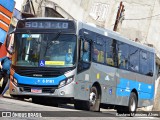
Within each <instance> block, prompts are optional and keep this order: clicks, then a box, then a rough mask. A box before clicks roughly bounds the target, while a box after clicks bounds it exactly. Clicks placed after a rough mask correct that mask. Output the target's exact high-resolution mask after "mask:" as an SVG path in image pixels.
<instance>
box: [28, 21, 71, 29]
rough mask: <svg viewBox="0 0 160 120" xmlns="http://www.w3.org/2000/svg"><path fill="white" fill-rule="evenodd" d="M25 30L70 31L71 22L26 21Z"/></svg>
mask: <svg viewBox="0 0 160 120" xmlns="http://www.w3.org/2000/svg"><path fill="white" fill-rule="evenodd" d="M25 28H31V29H35V28H38V29H69V22H62V21H59V22H58V21H26V22H25Z"/></svg>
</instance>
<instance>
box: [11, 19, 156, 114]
mask: <svg viewBox="0 0 160 120" xmlns="http://www.w3.org/2000/svg"><path fill="white" fill-rule="evenodd" d="M10 35H11V36H14V37H13V39H14V54H13V56H12V65H11V75H10V88H9V91H10V95H11V96H13V97H24V98H32V101H34V102H35V101H36V102H40V101H43V102H47V101H49V100H51V102H53V103H55V104H56V103H58V102H60V101H61V102H71V103H74V106H75V108H76V109H81V110H90V111H100V108H101V107H105V106H113V107H114V109H116V110H117V112H118V113H122V112H125V113H131V112H136V109H137V108H138V107H144V106H149V105H152V104H153V99H154V86H155V85H154V84H155V50H154V49H153V48H152V47H149V46H147V45H142V44H140V43H137V42H134V41H131V40H129V39H127V38H125V37H123V36H121V35H120V34H119V33H116V32H113V31H111V30H108V29H103V28H99V27H97V26H95V25H92V24H88V23H84V22H80V21H76V20H68V19H64V18H27V19H22V20H19V22H18V24H17V27H16V29H15V30H14V31H13V33H12V34H10Z"/></svg>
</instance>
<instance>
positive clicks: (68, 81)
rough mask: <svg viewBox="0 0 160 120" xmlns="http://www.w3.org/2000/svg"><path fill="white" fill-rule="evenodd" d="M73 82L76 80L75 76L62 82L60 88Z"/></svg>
mask: <svg viewBox="0 0 160 120" xmlns="http://www.w3.org/2000/svg"><path fill="white" fill-rule="evenodd" d="M73 80H74V76H71V77H69V78H67V79H66V80H63V81H61V82H60V84H59V86H58V88H60V87H63V86H65V85H67V84H69V83H71V82H72V81H73Z"/></svg>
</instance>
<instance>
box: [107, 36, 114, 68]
mask: <svg viewBox="0 0 160 120" xmlns="http://www.w3.org/2000/svg"><path fill="white" fill-rule="evenodd" d="M115 48H116V46H115V40H113V39H111V38H107V39H106V60H105V62H106V64H107V65H109V66H116V59H115V52H114V51H115Z"/></svg>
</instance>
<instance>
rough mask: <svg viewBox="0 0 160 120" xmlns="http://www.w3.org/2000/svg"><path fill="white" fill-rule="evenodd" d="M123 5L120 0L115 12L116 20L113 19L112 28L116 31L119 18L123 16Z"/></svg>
mask: <svg viewBox="0 0 160 120" xmlns="http://www.w3.org/2000/svg"><path fill="white" fill-rule="evenodd" d="M124 11H125V10H124V5H123V4H122V1H121V2H120V5H119V9H118V12H117V17H116V21H115V24H114V28H113V31H117V28H118V24H119V22H120V19H121V18H122V17H123V12H124Z"/></svg>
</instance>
